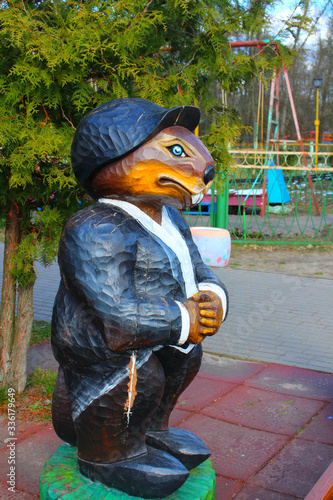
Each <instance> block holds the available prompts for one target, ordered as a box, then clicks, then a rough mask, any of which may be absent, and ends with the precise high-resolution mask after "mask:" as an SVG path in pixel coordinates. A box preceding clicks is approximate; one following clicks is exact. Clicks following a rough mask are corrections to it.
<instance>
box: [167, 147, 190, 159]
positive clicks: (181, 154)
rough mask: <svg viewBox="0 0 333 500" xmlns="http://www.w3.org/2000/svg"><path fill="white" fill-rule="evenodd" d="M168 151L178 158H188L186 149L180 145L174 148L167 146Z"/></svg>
mask: <svg viewBox="0 0 333 500" xmlns="http://www.w3.org/2000/svg"><path fill="white" fill-rule="evenodd" d="M167 149H168V150H169V151H170V153H172V154H173V155H174V156H178V158H184V157H185V156H188V155H187V154H186V153H185V151H184V149H183V148H182V147H181V146H180V145H179V144H174V145H173V146H167Z"/></svg>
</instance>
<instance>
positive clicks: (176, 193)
mask: <svg viewBox="0 0 333 500" xmlns="http://www.w3.org/2000/svg"><path fill="white" fill-rule="evenodd" d="M214 174H215V170H214V160H213V158H212V156H211V155H210V153H209V151H208V150H207V148H206V147H205V145H204V144H203V143H202V142H201V141H200V139H199V138H198V137H196V136H195V135H194V134H192V133H191V132H190V131H189V130H187V129H186V128H183V127H179V126H173V127H169V128H166V129H165V130H162V131H161V132H160V133H159V134H157V135H156V136H155V137H153V138H152V139H151V140H150V141H148V142H147V143H146V144H144V145H143V146H141V147H140V148H139V149H137V150H136V151H134V152H133V153H131V154H130V155H128V156H127V157H125V158H123V159H122V160H119V161H117V162H114V163H112V164H110V165H108V166H107V167H105V168H104V169H103V170H101V171H100V172H99V173H98V174H97V175H96V177H95V178H94V179H93V182H92V187H93V190H94V192H95V193H96V195H97V197H102V196H104V197H105V196H106V197H110V198H116V199H122V200H126V201H130V202H140V203H145V204H147V205H151V206H154V207H156V208H159V207H162V206H163V205H172V206H174V207H176V208H178V209H181V208H185V207H190V206H191V205H196V204H198V203H199V202H200V201H201V200H202V198H203V196H204V195H205V194H206V192H207V190H208V189H209V188H210V187H211V185H212V182H213V178H214Z"/></svg>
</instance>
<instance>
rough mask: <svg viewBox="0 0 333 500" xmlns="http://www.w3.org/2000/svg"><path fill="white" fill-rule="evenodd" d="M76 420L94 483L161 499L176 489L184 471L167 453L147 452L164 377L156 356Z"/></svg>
mask: <svg viewBox="0 0 333 500" xmlns="http://www.w3.org/2000/svg"><path fill="white" fill-rule="evenodd" d="M130 374H131V376H129V377H127V378H126V379H125V380H123V381H122V382H120V383H118V385H117V386H115V387H114V388H113V389H111V390H110V391H109V392H108V393H106V394H103V395H101V396H100V397H98V398H97V399H95V400H94V401H93V402H92V403H91V404H90V405H89V406H88V407H87V408H86V409H85V410H84V411H83V412H82V413H81V414H80V415H79V416H78V417H77V419H76V420H75V423H74V424H75V430H76V434H77V440H78V455H79V468H80V471H81V473H82V474H84V475H85V476H87V477H89V478H90V479H92V480H97V481H101V482H103V483H104V484H106V485H108V486H111V487H115V488H118V489H120V490H123V491H126V492H127V493H129V494H131V495H137V496H141V497H145V498H157V497H158V495H160V492H161V491H162V494H163V495H164V496H167V495H169V494H171V493H172V492H173V491H175V490H176V489H178V488H179V487H180V486H181V485H182V484H183V483H184V482H185V481H186V479H187V477H188V472H187V470H186V469H185V467H184V466H183V465H182V464H181V463H180V462H179V461H178V460H176V459H175V458H174V457H172V456H170V455H169V454H167V453H165V452H163V451H160V450H156V449H150V448H148V449H147V447H146V444H145V437H146V430H147V427H148V425H149V423H150V420H151V415H152V413H153V411H154V410H155V409H156V407H157V406H158V405H159V403H160V400H161V397H162V394H163V389H164V373H163V369H162V367H161V364H160V363H159V361H158V359H157V358H156V357H155V355H154V354H153V355H151V357H150V358H149V360H148V361H147V362H146V363H145V364H144V365H142V366H141V367H140V368H138V369H137V370H135V371H133V370H132V371H131V372H130Z"/></svg>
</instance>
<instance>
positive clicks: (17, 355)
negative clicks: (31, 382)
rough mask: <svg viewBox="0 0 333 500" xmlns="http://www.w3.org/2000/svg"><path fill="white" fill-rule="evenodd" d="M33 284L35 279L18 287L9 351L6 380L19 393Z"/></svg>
mask: <svg viewBox="0 0 333 500" xmlns="http://www.w3.org/2000/svg"><path fill="white" fill-rule="evenodd" d="M34 284H35V280H34V281H33V282H31V283H29V284H28V285H27V286H25V287H19V288H18V297H17V318H16V328H15V335H14V342H13V347H12V352H11V366H12V369H11V371H10V374H9V376H8V381H9V382H10V385H11V386H12V387H14V388H15V389H16V390H17V392H19V393H20V392H23V391H24V388H25V384H26V382H27V357H28V351H29V342H30V337H31V329H32V321H33V319H34V311H33V287H34Z"/></svg>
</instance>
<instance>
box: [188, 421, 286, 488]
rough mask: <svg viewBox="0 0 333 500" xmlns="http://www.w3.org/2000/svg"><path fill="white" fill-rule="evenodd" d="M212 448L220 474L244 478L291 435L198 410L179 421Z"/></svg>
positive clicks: (268, 457) (255, 469)
mask: <svg viewBox="0 0 333 500" xmlns="http://www.w3.org/2000/svg"><path fill="white" fill-rule="evenodd" d="M180 427H181V428H182V429H186V430H188V431H191V432H193V433H194V434H196V435H197V436H198V437H200V438H201V439H202V440H203V442H204V443H205V444H206V445H207V446H208V448H209V449H210V450H211V452H212V455H211V458H212V462H213V467H214V469H215V471H216V473H217V474H221V475H222V476H227V477H230V478H233V479H239V480H243V481H245V480H246V479H247V478H248V477H249V476H250V475H251V474H253V473H254V472H255V471H257V470H258V469H259V468H260V467H262V466H263V464H264V463H265V462H266V461H267V460H269V459H270V458H271V457H272V456H273V455H274V454H275V453H276V452H277V451H278V450H279V449H280V447H281V446H283V445H284V444H285V443H286V441H287V439H288V436H282V435H279V434H272V433H269V432H264V431H257V430H255V429H248V428H246V427H241V426H239V425H233V424H230V423H228V422H222V421H221V420H215V419H213V418H210V417H206V416H204V415H200V414H196V415H193V416H192V417H191V418H189V419H188V420H186V422H184V423H182V424H181V425H180Z"/></svg>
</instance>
